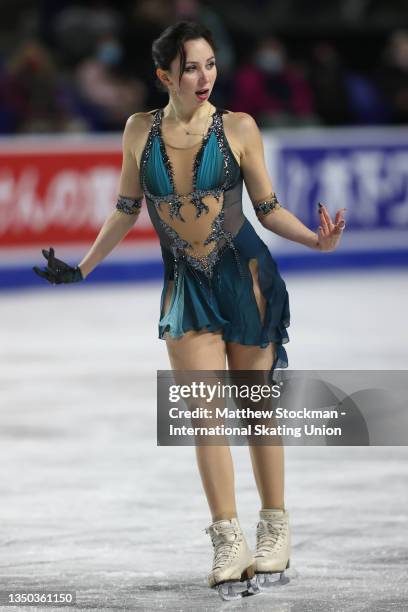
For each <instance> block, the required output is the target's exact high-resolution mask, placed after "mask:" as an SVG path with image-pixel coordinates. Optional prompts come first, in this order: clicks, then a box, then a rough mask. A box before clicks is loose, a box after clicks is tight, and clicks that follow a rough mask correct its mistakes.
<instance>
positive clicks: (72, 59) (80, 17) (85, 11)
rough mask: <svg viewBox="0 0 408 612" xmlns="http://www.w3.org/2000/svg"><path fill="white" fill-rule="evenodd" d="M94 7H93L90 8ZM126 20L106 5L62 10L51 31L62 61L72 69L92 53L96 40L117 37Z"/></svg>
mask: <svg viewBox="0 0 408 612" xmlns="http://www.w3.org/2000/svg"><path fill="white" fill-rule="evenodd" d="M89 4H91V6H89ZM122 26H123V17H122V15H121V14H120V12H118V11H117V10H116V9H114V8H113V6H111V5H109V4H108V5H107V3H106V2H100V1H99V2H93V3H92V2H90V3H88V6H81V5H80V4H79V3H78V4H74V5H73V6H72V5H68V6H66V7H62V8H61V9H60V10H59V12H58V13H57V14H54V16H53V21H52V26H51V28H52V31H53V33H54V40H53V42H54V44H55V46H56V47H57V49H58V50H59V54H60V57H61V61H62V62H63V63H64V64H65V65H69V66H73V65H75V64H76V63H77V62H78V61H79V60H81V59H83V58H84V57H85V56H87V55H89V54H90V53H92V50H93V49H94V47H95V44H96V42H97V40H98V39H99V38H100V37H101V36H104V35H112V36H118V35H119V34H120V32H121V29H122Z"/></svg>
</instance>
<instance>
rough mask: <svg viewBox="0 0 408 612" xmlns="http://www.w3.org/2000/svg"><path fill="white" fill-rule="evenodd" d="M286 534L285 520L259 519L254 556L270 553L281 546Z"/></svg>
mask: <svg viewBox="0 0 408 612" xmlns="http://www.w3.org/2000/svg"><path fill="white" fill-rule="evenodd" d="M285 536H286V522H284V521H276V520H275V521H274V522H273V523H272V522H270V521H265V520H261V521H259V523H258V525H257V528H256V553H255V556H262V555H264V554H270V553H272V552H273V551H276V550H279V549H280V548H281V547H282V544H283V541H284V539H285Z"/></svg>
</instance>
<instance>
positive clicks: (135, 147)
mask: <svg viewBox="0 0 408 612" xmlns="http://www.w3.org/2000/svg"><path fill="white" fill-rule="evenodd" d="M156 110H157V109H156ZM155 112H156V111H155V110H152V111H149V112H143V113H134V114H133V115H130V117H129V118H128V119H127V121H126V125H125V128H124V131H123V147H124V149H126V150H127V151H128V152H129V153H132V154H133V155H134V156H135V157H136V160H137V162H138V165H139V161H140V157H141V154H142V151H143V147H144V145H145V142H146V139H147V136H148V134H149V130H150V128H151V126H152V123H153V114H154V113H155Z"/></svg>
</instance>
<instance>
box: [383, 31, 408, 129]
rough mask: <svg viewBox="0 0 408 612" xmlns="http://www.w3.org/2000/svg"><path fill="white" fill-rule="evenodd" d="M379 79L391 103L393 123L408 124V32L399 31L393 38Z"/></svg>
mask: <svg viewBox="0 0 408 612" xmlns="http://www.w3.org/2000/svg"><path fill="white" fill-rule="evenodd" d="M377 78H378V85H379V87H380V88H381V91H382V92H383V94H384V96H385V98H386V100H387V101H388V103H389V106H390V109H391V113H392V120H393V122H394V123H407V121H408V30H398V31H396V32H394V34H393V35H392V36H391V38H390V41H389V43H388V46H387V48H386V50H385V54H384V59H383V61H382V65H381V66H380V68H379V71H378V74H377Z"/></svg>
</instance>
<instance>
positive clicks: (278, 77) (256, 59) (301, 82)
mask: <svg viewBox="0 0 408 612" xmlns="http://www.w3.org/2000/svg"><path fill="white" fill-rule="evenodd" d="M229 107H230V108H231V109H232V110H233V111H241V112H245V113H249V114H250V115H252V116H254V117H255V119H256V120H257V122H258V123H259V124H260V125H262V126H268V125H296V124H312V123H316V117H315V114H314V104H313V97H312V92H311V89H310V87H309V84H308V82H307V80H306V78H305V77H304V76H303V74H302V70H301V69H300V67H297V66H295V65H293V64H290V63H289V62H288V61H287V58H286V53H285V49H284V47H283V45H282V44H281V42H280V41H279V40H277V39H276V38H274V37H271V36H268V37H267V38H264V39H262V40H261V42H260V43H259V44H258V46H257V48H256V49H255V52H254V54H253V57H252V59H251V61H250V62H249V63H247V64H244V65H243V66H242V67H241V68H240V69H239V70H238V71H237V73H236V76H235V80H234V84H233V95H232V100H231V101H230V104H229Z"/></svg>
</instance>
